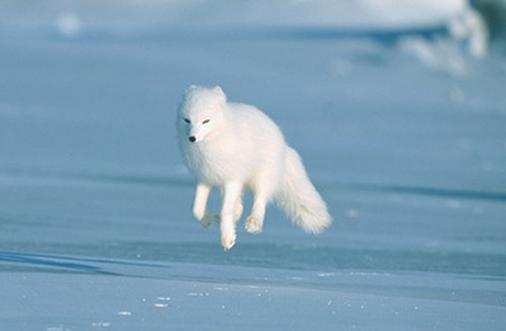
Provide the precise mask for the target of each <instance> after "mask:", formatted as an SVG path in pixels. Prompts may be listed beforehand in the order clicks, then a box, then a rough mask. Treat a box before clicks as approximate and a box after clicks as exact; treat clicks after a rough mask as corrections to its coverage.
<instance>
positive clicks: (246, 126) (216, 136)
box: [177, 85, 332, 251]
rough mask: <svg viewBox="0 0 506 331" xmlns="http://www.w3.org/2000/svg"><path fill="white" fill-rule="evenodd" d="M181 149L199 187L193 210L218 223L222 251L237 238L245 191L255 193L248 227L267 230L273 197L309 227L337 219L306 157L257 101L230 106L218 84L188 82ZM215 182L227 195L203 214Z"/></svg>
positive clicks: (180, 125) (180, 128)
mask: <svg viewBox="0 0 506 331" xmlns="http://www.w3.org/2000/svg"><path fill="white" fill-rule="evenodd" d="M177 128H178V138H179V146H180V149H181V152H182V154H183V158H184V161H185V163H186V165H187V166H188V168H189V170H190V171H191V172H192V173H193V174H194V175H195V176H196V177H197V179H198V185H197V188H196V192H195V200H194V203H193V215H194V216H195V218H196V219H198V220H199V221H200V222H201V223H202V224H203V225H204V226H206V227H207V226H209V225H210V224H211V223H212V222H213V220H220V229H221V244H222V246H223V249H224V250H225V251H227V250H229V249H230V248H232V247H233V246H234V244H235V240H236V232H235V226H236V223H237V222H238V221H239V219H240V218H241V214H242V211H243V204H242V194H243V191H244V190H246V189H249V190H251V191H252V192H253V194H254V199H253V207H252V211H251V214H250V215H249V216H248V218H247V219H246V225H245V227H246V230H247V231H248V232H249V233H253V234H257V233H260V232H261V231H262V226H263V222H264V215H265V207H266V205H267V203H268V202H269V201H271V200H275V201H276V202H277V203H278V205H280V206H281V207H282V208H283V209H284V210H285V211H286V213H287V214H288V216H289V217H290V218H291V219H292V220H293V222H294V223H295V224H297V225H299V226H300V227H302V228H303V229H304V230H305V231H307V232H310V233H319V232H321V231H323V230H325V229H326V228H327V227H329V226H330V223H331V221H332V219H331V217H330V215H329V213H328V212H327V206H326V205H325V202H324V201H323V199H322V198H321V197H320V195H319V194H318V192H317V191H316V189H315V187H314V186H313V185H312V184H311V181H310V180H309V178H308V176H307V174H306V171H305V169H304V166H303V164H302V160H301V159H300V157H299V155H298V154H297V152H296V151H295V150H294V149H293V148H291V147H289V146H288V145H287V144H286V142H285V140H284V138H283V135H282V133H281V131H280V129H279V128H278V127H277V125H276V124H274V122H273V121H272V120H271V119H270V118H269V117H268V116H267V115H265V114H264V113H263V112H261V111H260V110H258V109H257V108H256V107H254V106H250V105H246V104H241V103H231V102H228V101H227V98H226V96H225V93H224V92H223V90H222V89H221V88H220V87H219V86H216V87H213V88H207V87H198V86H194V85H192V86H190V87H189V88H188V89H187V90H186V92H185V94H184V96H183V100H182V102H181V104H180V106H179V110H178V113H177ZM212 187H217V188H218V189H219V190H220V191H221V194H222V198H223V201H222V207H221V213H220V215H219V216H213V215H211V214H209V213H208V212H207V211H206V206H207V200H208V197H209V193H210V191H211V189H212Z"/></svg>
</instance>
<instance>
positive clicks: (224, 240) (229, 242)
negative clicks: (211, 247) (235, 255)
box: [221, 233, 236, 252]
mask: <svg viewBox="0 0 506 331" xmlns="http://www.w3.org/2000/svg"><path fill="white" fill-rule="evenodd" d="M235 239H236V235H235V233H234V234H228V235H222V236H221V246H223V250H224V251H225V252H226V251H228V250H230V249H231V248H232V247H234V245H235Z"/></svg>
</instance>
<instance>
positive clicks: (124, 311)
mask: <svg viewBox="0 0 506 331" xmlns="http://www.w3.org/2000/svg"><path fill="white" fill-rule="evenodd" d="M118 315H119V316H131V315H132V312H129V311H126V310H122V311H118Z"/></svg>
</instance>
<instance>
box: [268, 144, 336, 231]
mask: <svg viewBox="0 0 506 331" xmlns="http://www.w3.org/2000/svg"><path fill="white" fill-rule="evenodd" d="M276 202H277V203H278V204H279V205H280V206H281V207H282V208H283V209H284V210H285V212H286V213H287V214H288V216H289V217H290V218H291V219H292V221H293V222H294V223H295V224H297V225H298V226H300V227H301V228H303V229H304V231H306V232H310V233H320V232H322V231H324V230H325V229H326V228H328V227H329V226H330V223H331V222H332V218H331V217H330V215H329V213H328V211H327V206H326V205H325V201H323V199H322V197H321V196H320V194H319V193H318V191H316V188H315V187H314V186H313V184H312V183H311V181H310V180H309V178H308V176H307V174H306V170H305V169H304V165H303V164H302V160H301V159H300V156H299V154H298V153H297V152H296V151H295V150H294V149H293V148H290V147H288V150H287V153H286V157H285V173H284V177H283V183H282V187H281V190H280V192H279V193H278V195H277V197H276Z"/></svg>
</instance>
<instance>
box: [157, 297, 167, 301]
mask: <svg viewBox="0 0 506 331" xmlns="http://www.w3.org/2000/svg"><path fill="white" fill-rule="evenodd" d="M156 299H157V300H160V301H170V297H157V298H156Z"/></svg>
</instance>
